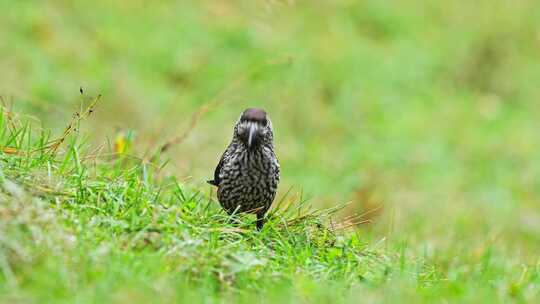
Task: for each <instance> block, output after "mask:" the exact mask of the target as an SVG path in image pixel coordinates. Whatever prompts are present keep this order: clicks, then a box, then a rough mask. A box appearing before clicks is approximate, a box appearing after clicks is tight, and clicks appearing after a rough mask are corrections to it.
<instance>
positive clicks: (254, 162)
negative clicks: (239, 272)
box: [208, 108, 279, 230]
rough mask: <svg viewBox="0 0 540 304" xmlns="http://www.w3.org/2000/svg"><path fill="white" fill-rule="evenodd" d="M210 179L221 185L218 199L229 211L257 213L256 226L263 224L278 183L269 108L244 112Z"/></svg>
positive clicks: (277, 167)
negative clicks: (267, 110)
mask: <svg viewBox="0 0 540 304" xmlns="http://www.w3.org/2000/svg"><path fill="white" fill-rule="evenodd" d="M208 183H209V184H211V185H214V186H216V187H217V188H218V190H217V197H218V200H219V203H220V204H221V206H222V207H223V208H224V209H225V210H226V211H227V213H229V214H236V213H240V212H247V213H255V214H256V215H257V229H259V230H260V229H261V228H262V227H263V225H264V222H265V220H264V215H265V213H266V212H267V211H268V209H269V208H270V205H271V204H272V202H273V201H274V197H275V196H276V190H277V187H278V183H279V163H278V160H277V158H276V154H275V153H274V132H273V129H272V122H271V121H270V118H269V117H268V115H267V114H266V111H264V110H263V109H254V108H250V109H247V110H245V111H244V112H242V115H241V116H240V119H239V120H238V122H237V123H236V125H235V126H234V132H233V137H232V141H231V143H230V144H229V146H228V147H227V149H226V150H225V152H224V153H223V155H222V156H221V159H220V160H219V163H218V165H217V167H216V170H215V172H214V179H213V180H209V181H208Z"/></svg>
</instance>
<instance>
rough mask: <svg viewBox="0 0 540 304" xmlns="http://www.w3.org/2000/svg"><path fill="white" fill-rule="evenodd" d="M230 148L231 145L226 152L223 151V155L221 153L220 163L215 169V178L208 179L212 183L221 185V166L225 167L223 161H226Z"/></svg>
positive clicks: (217, 185)
mask: <svg viewBox="0 0 540 304" xmlns="http://www.w3.org/2000/svg"><path fill="white" fill-rule="evenodd" d="M229 148H230V146H229V147H227V149H226V150H225V152H223V155H221V158H220V159H219V163H218V165H217V167H216V170H214V179H213V180H209V181H206V182H207V183H209V184H210V185H213V186H216V187H219V183H220V182H221V180H220V179H219V173H220V172H221V168H222V167H223V162H224V160H225V158H226V157H227V156H228V154H229Z"/></svg>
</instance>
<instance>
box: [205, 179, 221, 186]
mask: <svg viewBox="0 0 540 304" xmlns="http://www.w3.org/2000/svg"><path fill="white" fill-rule="evenodd" d="M206 182H207V183H209V184H210V185H212V186H216V187H217V186H218V183H216V181H215V180H207V181H206Z"/></svg>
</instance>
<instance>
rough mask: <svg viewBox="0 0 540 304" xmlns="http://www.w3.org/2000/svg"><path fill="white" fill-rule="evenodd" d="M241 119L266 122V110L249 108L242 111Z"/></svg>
mask: <svg viewBox="0 0 540 304" xmlns="http://www.w3.org/2000/svg"><path fill="white" fill-rule="evenodd" d="M240 119H241V120H247V121H255V122H260V123H263V124H266V111H265V110H263V109H256V108H249V109H246V110H245V111H244V113H242V117H241V118H240Z"/></svg>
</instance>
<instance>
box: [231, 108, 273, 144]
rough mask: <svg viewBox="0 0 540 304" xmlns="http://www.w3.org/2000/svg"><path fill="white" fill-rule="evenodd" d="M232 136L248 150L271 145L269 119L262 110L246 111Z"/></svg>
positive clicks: (271, 132)
mask: <svg viewBox="0 0 540 304" xmlns="http://www.w3.org/2000/svg"><path fill="white" fill-rule="evenodd" d="M234 136H235V137H237V138H238V139H240V141H241V142H242V143H243V144H244V145H245V146H246V147H247V148H249V149H254V148H256V147H260V146H261V145H272V141H273V136H274V134H273V130H272V122H271V121H270V117H268V115H266V111H264V110H263V109H255V108H249V109H246V110H245V111H244V112H242V115H240V119H239V120H238V122H237V123H236V126H235V127H234Z"/></svg>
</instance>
